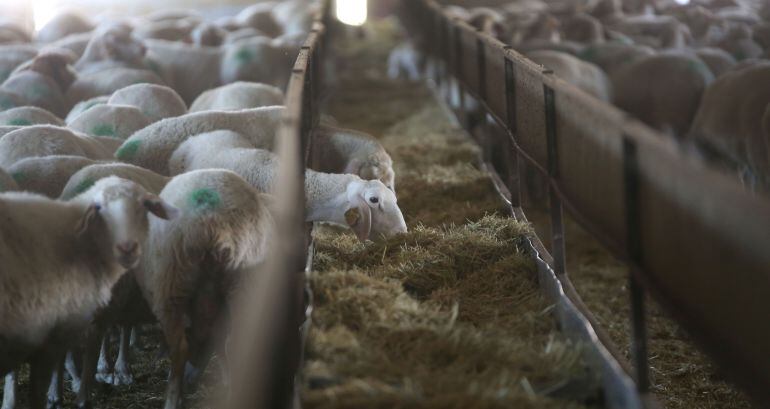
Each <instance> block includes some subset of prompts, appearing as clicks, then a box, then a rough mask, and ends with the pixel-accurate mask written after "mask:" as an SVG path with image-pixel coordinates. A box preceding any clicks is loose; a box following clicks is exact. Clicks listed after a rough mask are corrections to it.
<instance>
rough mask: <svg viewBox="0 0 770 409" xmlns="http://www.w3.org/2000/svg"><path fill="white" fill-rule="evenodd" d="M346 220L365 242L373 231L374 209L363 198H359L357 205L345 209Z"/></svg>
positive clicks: (357, 235)
mask: <svg viewBox="0 0 770 409" xmlns="http://www.w3.org/2000/svg"><path fill="white" fill-rule="evenodd" d="M345 222H347V224H348V226H350V228H351V229H353V232H354V233H355V234H356V237H358V240H360V241H361V242H362V243H363V242H365V241H366V240H367V239H368V238H369V234H371V232H372V210H371V209H370V208H369V206H368V205H367V204H366V203H364V202H363V200H359V201H358V203H357V204H356V206H353V207H351V208H350V209H348V210H346V211H345Z"/></svg>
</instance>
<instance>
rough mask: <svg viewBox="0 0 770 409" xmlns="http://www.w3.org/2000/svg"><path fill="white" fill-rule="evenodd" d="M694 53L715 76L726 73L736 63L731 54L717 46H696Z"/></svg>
mask: <svg viewBox="0 0 770 409" xmlns="http://www.w3.org/2000/svg"><path fill="white" fill-rule="evenodd" d="M695 54H696V55H697V56H698V58H700V60H701V61H703V62H704V63H705V64H706V65H707V66H708V68H709V70H710V71H711V73H712V74H714V77H715V78H716V77H719V76H721V75H722V74H724V73H726V72H727V71H729V70H730V68H732V67H733V66H734V65H735V64H736V61H735V58H733V56H732V55H730V54H729V53H728V52H727V51H725V50H722V49H719V48H710V47H703V48H698V49H697V50H695Z"/></svg>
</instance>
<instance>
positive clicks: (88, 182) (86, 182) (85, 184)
mask: <svg viewBox="0 0 770 409" xmlns="http://www.w3.org/2000/svg"><path fill="white" fill-rule="evenodd" d="M95 183H96V181H95V180H93V179H91V178H85V179H83V180H82V181H81V182H80V183H78V185H77V186H75V191H74V192H73V195H72V197H75V196H77V195H79V194H81V193H83V192H85V191H86V190H88V189H90V188H91V186H93V185H94V184H95Z"/></svg>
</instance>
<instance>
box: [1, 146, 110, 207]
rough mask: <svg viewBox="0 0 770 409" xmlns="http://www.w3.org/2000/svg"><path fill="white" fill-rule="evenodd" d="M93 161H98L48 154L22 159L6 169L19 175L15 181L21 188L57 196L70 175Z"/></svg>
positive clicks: (53, 196) (52, 196) (51, 196)
mask: <svg viewBox="0 0 770 409" xmlns="http://www.w3.org/2000/svg"><path fill="white" fill-rule="evenodd" d="M95 163H98V161H96V160H93V159H88V158H84V157H82V156H71V155H50V156H41V157H33V158H26V159H22V160H20V161H18V162H16V163H14V164H13V165H11V166H10V167H8V171H9V172H11V174H13V175H19V176H18V177H17V179H16V182H17V184H18V185H19V188H20V189H21V190H23V191H25V192H34V193H39V194H41V195H45V196H47V197H50V198H57V197H59V195H60V194H61V192H62V189H64V186H65V185H66V184H67V182H68V181H69V180H70V177H71V176H72V175H74V174H75V173H76V172H77V171H79V170H80V169H82V168H84V167H86V166H88V165H93V164H95Z"/></svg>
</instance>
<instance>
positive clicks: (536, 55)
mask: <svg viewBox="0 0 770 409" xmlns="http://www.w3.org/2000/svg"><path fill="white" fill-rule="evenodd" d="M527 57H528V58H530V59H531V60H532V61H534V62H536V63H538V64H540V65H543V66H545V67H546V68H548V69H551V70H553V72H554V73H555V74H556V75H557V76H558V77H560V78H562V79H563V80H564V81H566V82H568V83H570V84H572V85H574V86H576V87H577V88H580V89H582V90H583V91H585V92H587V93H588V94H591V95H593V96H594V97H596V98H598V99H600V100H602V101H605V102H609V101H610V98H611V94H612V90H611V88H612V84H611V83H610V80H609V78H607V75H606V74H605V73H604V71H602V69H601V68H599V67H598V66H596V65H594V64H592V63H590V62H587V61H583V60H580V59H579V58H577V57H575V56H573V55H570V54H567V53H565V52H561V51H552V50H539V51H533V52H530V53H527Z"/></svg>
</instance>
